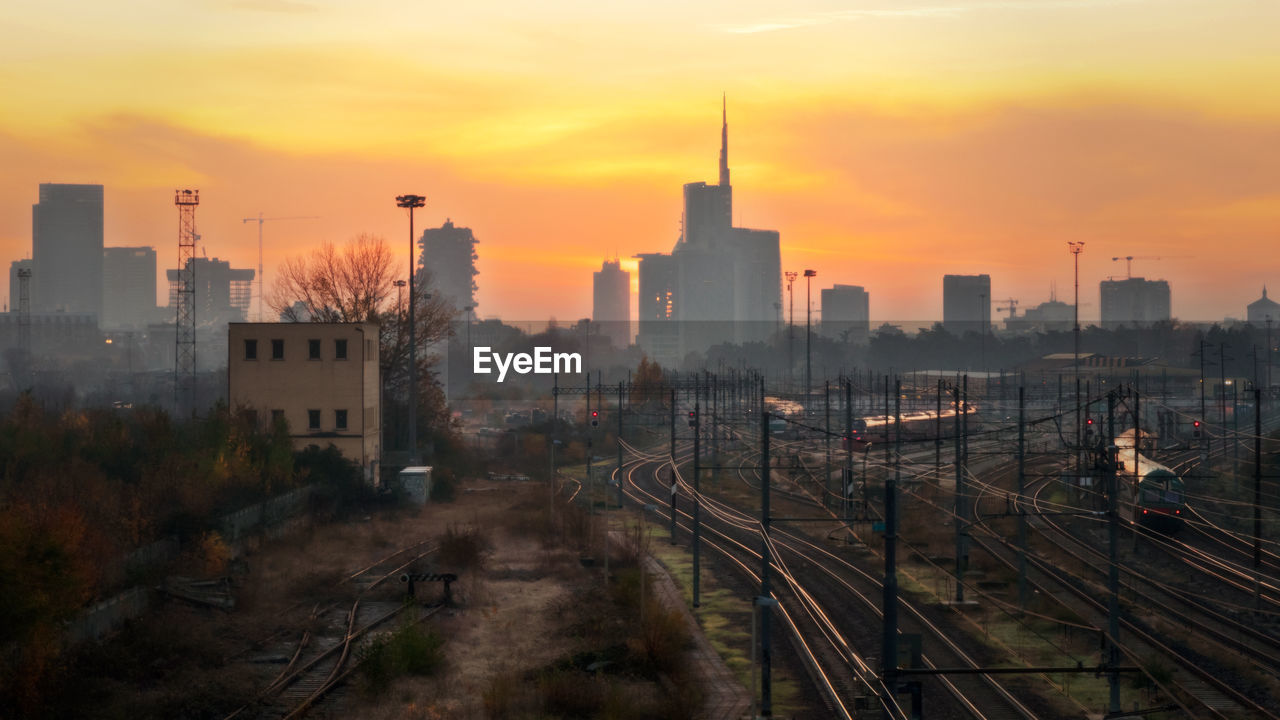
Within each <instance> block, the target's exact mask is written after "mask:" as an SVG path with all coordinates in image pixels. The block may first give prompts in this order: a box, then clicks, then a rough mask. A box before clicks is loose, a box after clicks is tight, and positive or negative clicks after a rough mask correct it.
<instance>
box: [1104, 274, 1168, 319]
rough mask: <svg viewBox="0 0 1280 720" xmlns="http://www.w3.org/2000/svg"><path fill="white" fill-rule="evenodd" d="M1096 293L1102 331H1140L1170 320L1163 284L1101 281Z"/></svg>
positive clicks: (1126, 280)
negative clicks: (1099, 298) (1130, 329)
mask: <svg viewBox="0 0 1280 720" xmlns="http://www.w3.org/2000/svg"><path fill="white" fill-rule="evenodd" d="M1099 292H1100V293H1101V296H1102V298H1101V300H1102V303H1101V305H1102V327H1103V328H1104V329H1108V330H1110V329H1114V328H1118V327H1121V326H1128V327H1143V326H1147V325H1151V324H1152V323H1157V322H1162V321H1165V320H1169V319H1170V318H1171V317H1172V314H1171V312H1170V306H1171V302H1170V292H1169V283H1167V282H1165V281H1164V280H1146V279H1144V278H1140V277H1131V278H1126V279H1124V280H1103V281H1102V284H1101V285H1100V286H1099Z"/></svg>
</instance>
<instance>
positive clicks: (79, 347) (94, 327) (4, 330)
mask: <svg viewBox="0 0 1280 720" xmlns="http://www.w3.org/2000/svg"><path fill="white" fill-rule="evenodd" d="M33 280H34V278H33ZM30 322H31V324H30V325H29V326H28V328H29V330H30V333H31V356H32V357H33V358H37V359H39V358H41V357H42V356H43V357H46V358H48V357H49V356H54V355H56V356H58V358H59V359H61V360H84V359H91V358H96V357H98V356H99V355H100V353H101V351H102V331H100V330H99V329H98V317H97V316H96V315H94V314H92V313H72V312H43V313H37V312H33V313H31V316H30ZM21 323H22V320H21V317H20V316H19V314H18V311H17V310H14V309H12V308H11V309H10V310H9V312H7V313H0V355H3V354H4V353H5V352H7V351H8V350H9V349H10V348H18V347H21V342H20V341H21Z"/></svg>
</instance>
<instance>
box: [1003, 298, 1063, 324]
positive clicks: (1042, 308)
mask: <svg viewBox="0 0 1280 720" xmlns="http://www.w3.org/2000/svg"><path fill="white" fill-rule="evenodd" d="M1074 319H1075V310H1074V308H1073V307H1072V306H1071V304H1070V303H1064V302H1061V301H1058V300H1049V301H1048V302H1042V303H1040V304H1039V305H1036V306H1035V307H1029V308H1027V310H1026V312H1024V313H1023V314H1022V315H1018V316H1016V317H1007V318H1005V319H1004V328H1005V330H1008V331H1009V332H1037V331H1038V332H1054V331H1067V330H1070V329H1071V328H1072V327H1073V322H1074Z"/></svg>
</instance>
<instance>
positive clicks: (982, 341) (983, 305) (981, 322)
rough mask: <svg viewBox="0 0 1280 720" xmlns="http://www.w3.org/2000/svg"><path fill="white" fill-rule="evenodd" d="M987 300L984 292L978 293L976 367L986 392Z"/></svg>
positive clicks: (983, 389)
mask: <svg viewBox="0 0 1280 720" xmlns="http://www.w3.org/2000/svg"><path fill="white" fill-rule="evenodd" d="M989 304H990V303H988V302H987V294H986V293H978V332H979V333H980V334H979V336H978V365H979V367H978V369H979V370H981V371H982V375H983V380H982V392H983V393H984V394H985V393H986V392H987V390H986V388H987V380H986V374H987V305H989Z"/></svg>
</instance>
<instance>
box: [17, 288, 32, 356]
mask: <svg viewBox="0 0 1280 720" xmlns="http://www.w3.org/2000/svg"><path fill="white" fill-rule="evenodd" d="M18 347H19V348H21V349H22V354H23V355H25V356H27V357H28V358H30V357H31V270H30V269H29V268H23V269H21V270H19V271H18Z"/></svg>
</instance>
